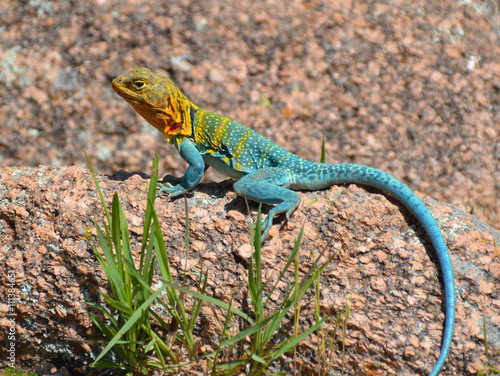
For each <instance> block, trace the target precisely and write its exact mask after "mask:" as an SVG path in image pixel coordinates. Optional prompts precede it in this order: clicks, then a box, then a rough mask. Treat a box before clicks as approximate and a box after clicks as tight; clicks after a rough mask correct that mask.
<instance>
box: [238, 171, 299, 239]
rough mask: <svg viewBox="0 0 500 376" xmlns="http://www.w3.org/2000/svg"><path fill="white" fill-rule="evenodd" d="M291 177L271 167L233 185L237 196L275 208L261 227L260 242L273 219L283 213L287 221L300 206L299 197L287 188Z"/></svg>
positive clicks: (291, 179) (288, 173)
mask: <svg viewBox="0 0 500 376" xmlns="http://www.w3.org/2000/svg"><path fill="white" fill-rule="evenodd" d="M292 183H293V177H292V175H291V173H290V171H289V170H287V169H283V168H279V167H271V168H266V169H263V170H257V171H254V172H251V173H250V174H248V175H245V176H244V177H242V178H241V179H240V180H238V181H237V182H236V183H235V184H234V191H235V192H236V194H237V195H239V196H243V197H246V198H248V199H249V200H252V201H256V202H260V203H263V204H270V205H274V204H276V206H275V207H274V208H272V209H271V210H270V211H269V214H268V216H267V218H266V219H265V220H264V222H263V225H262V236H261V240H264V239H265V238H266V236H267V234H268V232H269V230H270V229H271V226H272V225H273V219H274V217H276V216H277V215H279V214H282V213H285V215H286V218H287V219H288V218H289V217H290V215H291V214H292V212H293V211H294V210H295V209H296V208H297V206H299V204H300V195H299V194H298V193H297V192H295V191H293V190H291V189H288V188H287V187H288V186H290V185H292Z"/></svg>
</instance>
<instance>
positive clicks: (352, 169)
mask: <svg viewBox="0 0 500 376" xmlns="http://www.w3.org/2000/svg"><path fill="white" fill-rule="evenodd" d="M322 166H324V167H323V168H321V173H320V175H322V176H321V179H322V180H323V182H324V183H325V186H331V185H334V184H342V183H356V184H361V185H366V186H370V187H373V188H377V189H380V190H381V191H383V192H386V193H388V194H390V195H391V196H394V197H395V198H397V199H398V200H399V201H400V202H401V203H402V204H404V205H405V206H406V208H407V209H408V210H409V211H410V212H411V213H412V214H413V215H414V216H415V217H416V218H417V219H418V220H419V222H420V224H421V225H422V226H423V227H424V229H425V231H426V232H427V234H428V235H429V238H430V239H431V242H432V245H433V246H434V249H435V251H436V254H437V256H438V260H439V265H440V267H441V273H442V276H443V283H444V294H445V323H444V333H443V339H442V343H441V352H440V354H439V358H438V360H437V362H436V364H435V366H434V368H433V369H432V371H431V373H430V374H429V376H437V375H439V372H440V371H441V368H443V365H444V362H445V361H446V357H447V356H448V353H449V352H450V346H451V341H452V338H453V330H454V325H455V281H454V279H453V266H452V264H451V258H450V254H449V252H448V248H447V246H446V243H445V242H444V239H443V235H442V234H441V230H439V227H438V225H437V224H436V221H435V220H434V218H433V217H432V215H431V213H430V212H429V210H427V208H426V207H425V205H424V204H423V202H422V201H420V199H419V198H418V197H417V196H416V195H415V193H413V192H412V191H411V189H410V188H408V187H407V186H406V185H404V184H403V183H401V182H400V181H399V180H397V179H396V178H393V177H392V176H391V175H389V174H386V173H385V172H383V171H380V170H377V169H375V168H372V167H367V166H361V165H354V164H322Z"/></svg>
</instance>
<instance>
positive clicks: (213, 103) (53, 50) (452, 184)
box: [0, 0, 500, 229]
mask: <svg viewBox="0 0 500 376" xmlns="http://www.w3.org/2000/svg"><path fill="white" fill-rule="evenodd" d="M497 3H498V2H496V1H484V0H463V1H462V0H440V1H435V0H419V1H407V0H391V1H388V0H377V1H376V2H374V1H372V0H356V1H352V0H308V1H304V0H286V1H283V0H238V1H233V0H204V1H203V2H202V3H201V2H200V1H198V0H148V1H138V0H85V1H75V0H68V1H49V0H47V1H41V0H37V1H35V0H31V1H26V0H7V1H5V0H4V1H0V31H1V38H0V124H1V125H2V126H1V127H0V166H32V167H36V166H38V165H40V164H42V165H50V166H68V165H71V166H73V165H75V166H81V167H85V158H84V156H83V153H82V150H86V151H87V152H88V153H89V155H93V156H96V161H95V166H96V167H98V168H99V170H100V171H102V173H105V174H111V173H113V172H114V171H116V170H118V169H120V168H125V169H127V170H129V171H130V170H131V171H147V169H148V168H149V167H150V161H151V159H152V157H153V155H154V152H155V151H157V152H158V153H159V154H160V155H161V156H162V158H161V159H160V167H161V170H162V171H167V170H168V171H175V172H176V173H177V174H180V173H181V172H182V171H183V170H184V161H182V159H181V158H180V157H179V156H178V155H177V153H173V152H172V153H171V152H170V150H171V149H170V148H169V147H168V146H167V145H166V143H165V140H164V137H163V136H162V135H161V134H159V133H158V132H157V131H156V130H155V129H153V128H152V127H151V126H149V125H147V124H145V122H144V121H143V119H142V118H140V117H139V116H138V115H137V114H135V112H134V111H133V110H132V109H131V108H130V106H128V105H127V104H126V103H124V101H123V100H122V99H121V98H119V97H118V95H116V94H115V93H114V92H113V90H112V89H111V79H112V78H114V77H116V76H118V75H120V74H123V73H125V72H127V71H128V70H130V69H131V68H134V67H138V66H147V67H149V68H150V69H151V70H153V71H154V72H161V73H164V74H168V75H169V76H170V77H171V78H172V79H173V80H174V81H175V82H176V83H177V84H178V85H179V87H180V88H182V89H183V90H184V92H185V94H186V95H188V96H189V98H190V99H191V100H192V101H193V102H194V103H196V104H197V105H200V106H203V107H204V108H207V109H209V110H212V111H216V112H218V113H222V114H224V115H226V116H229V117H231V118H233V119H235V120H237V121H239V122H241V123H243V124H245V125H248V126H251V127H253V128H254V129H256V130H257V131H258V132H261V133H263V134H264V135H265V136H267V137H269V138H271V139H272V140H273V141H276V142H277V143H278V144H280V145H281V146H283V147H285V148H286V149H287V150H290V151H292V152H294V153H296V154H299V155H300V156H301V157H304V158H307V159H311V160H316V161H317V160H319V159H320V149H321V142H322V140H323V139H325V141H326V151H327V153H326V157H327V161H328V162H336V163H340V162H342V163H358V164H363V165H369V166H373V167H376V168H379V169H381V170H383V171H386V172H388V173H390V174H391V175H393V176H395V177H396V178H397V179H398V180H400V181H403V182H405V183H406V184H407V185H409V186H410V187H411V188H412V189H413V190H416V191H419V192H423V193H425V194H427V195H429V196H431V197H434V198H436V199H439V200H443V201H446V202H450V203H453V204H458V205H462V206H465V207H466V208H467V211H469V210H470V209H471V208H473V209H474V214H475V215H476V216H477V217H478V218H480V219H481V220H484V221H485V222H487V223H488V224H489V225H490V226H493V227H494V228H496V229H500V216H499V215H498V213H500V200H499V197H500V131H499V128H498V124H500V96H499V91H500V63H499V62H500V43H499V39H498V31H499V26H500V17H499V16H498V11H495V10H494V9H493V10H494V12H493V13H491V12H490V11H491V10H492V8H493V7H494V5H495V4H497ZM214 177H217V178H218V179H221V177H220V176H215V174H213V172H211V173H210V180H209V181H213V179H214Z"/></svg>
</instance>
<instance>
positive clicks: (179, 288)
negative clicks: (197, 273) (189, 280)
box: [163, 281, 254, 325]
mask: <svg viewBox="0 0 500 376" xmlns="http://www.w3.org/2000/svg"><path fill="white" fill-rule="evenodd" d="M163 283H164V284H165V285H167V286H169V287H172V288H173V289H175V290H177V291H180V292H182V293H184V294H188V295H191V296H192V297H194V298H196V299H200V300H203V301H204V302H207V303H211V304H213V305H216V306H217V307H221V308H223V309H225V310H226V311H231V312H233V313H235V314H237V315H238V316H240V317H241V318H242V319H244V320H246V321H248V322H249V323H250V325H253V324H254V321H253V320H252V318H251V317H250V316H248V315H247V314H246V313H244V312H242V311H240V310H239V309H237V308H234V307H232V306H230V305H229V304H228V303H226V302H223V301H220V300H218V299H216V298H213V297H211V296H208V295H205V294H202V293H199V292H197V291H192V290H189V289H187V288H186V287H182V286H177V285H175V284H173V283H170V282H166V281H163Z"/></svg>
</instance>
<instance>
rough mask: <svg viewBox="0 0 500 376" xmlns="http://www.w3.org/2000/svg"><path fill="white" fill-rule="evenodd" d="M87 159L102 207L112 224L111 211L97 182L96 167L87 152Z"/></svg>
mask: <svg viewBox="0 0 500 376" xmlns="http://www.w3.org/2000/svg"><path fill="white" fill-rule="evenodd" d="M85 158H86V159H87V165H88V166H89V168H90V172H91V173H92V177H93V178H94V183H95V186H96V187H97V192H98V194H99V198H100V199H101V205H102V207H103V209H104V213H105V214H106V218H107V219H108V223H111V216H110V215H109V210H108V207H107V205H106V201H105V200H104V195H103V194H102V190H101V187H100V186H99V182H98V181H97V175H96V174H95V171H94V167H92V163H90V159H89V156H88V155H87V152H85Z"/></svg>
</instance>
